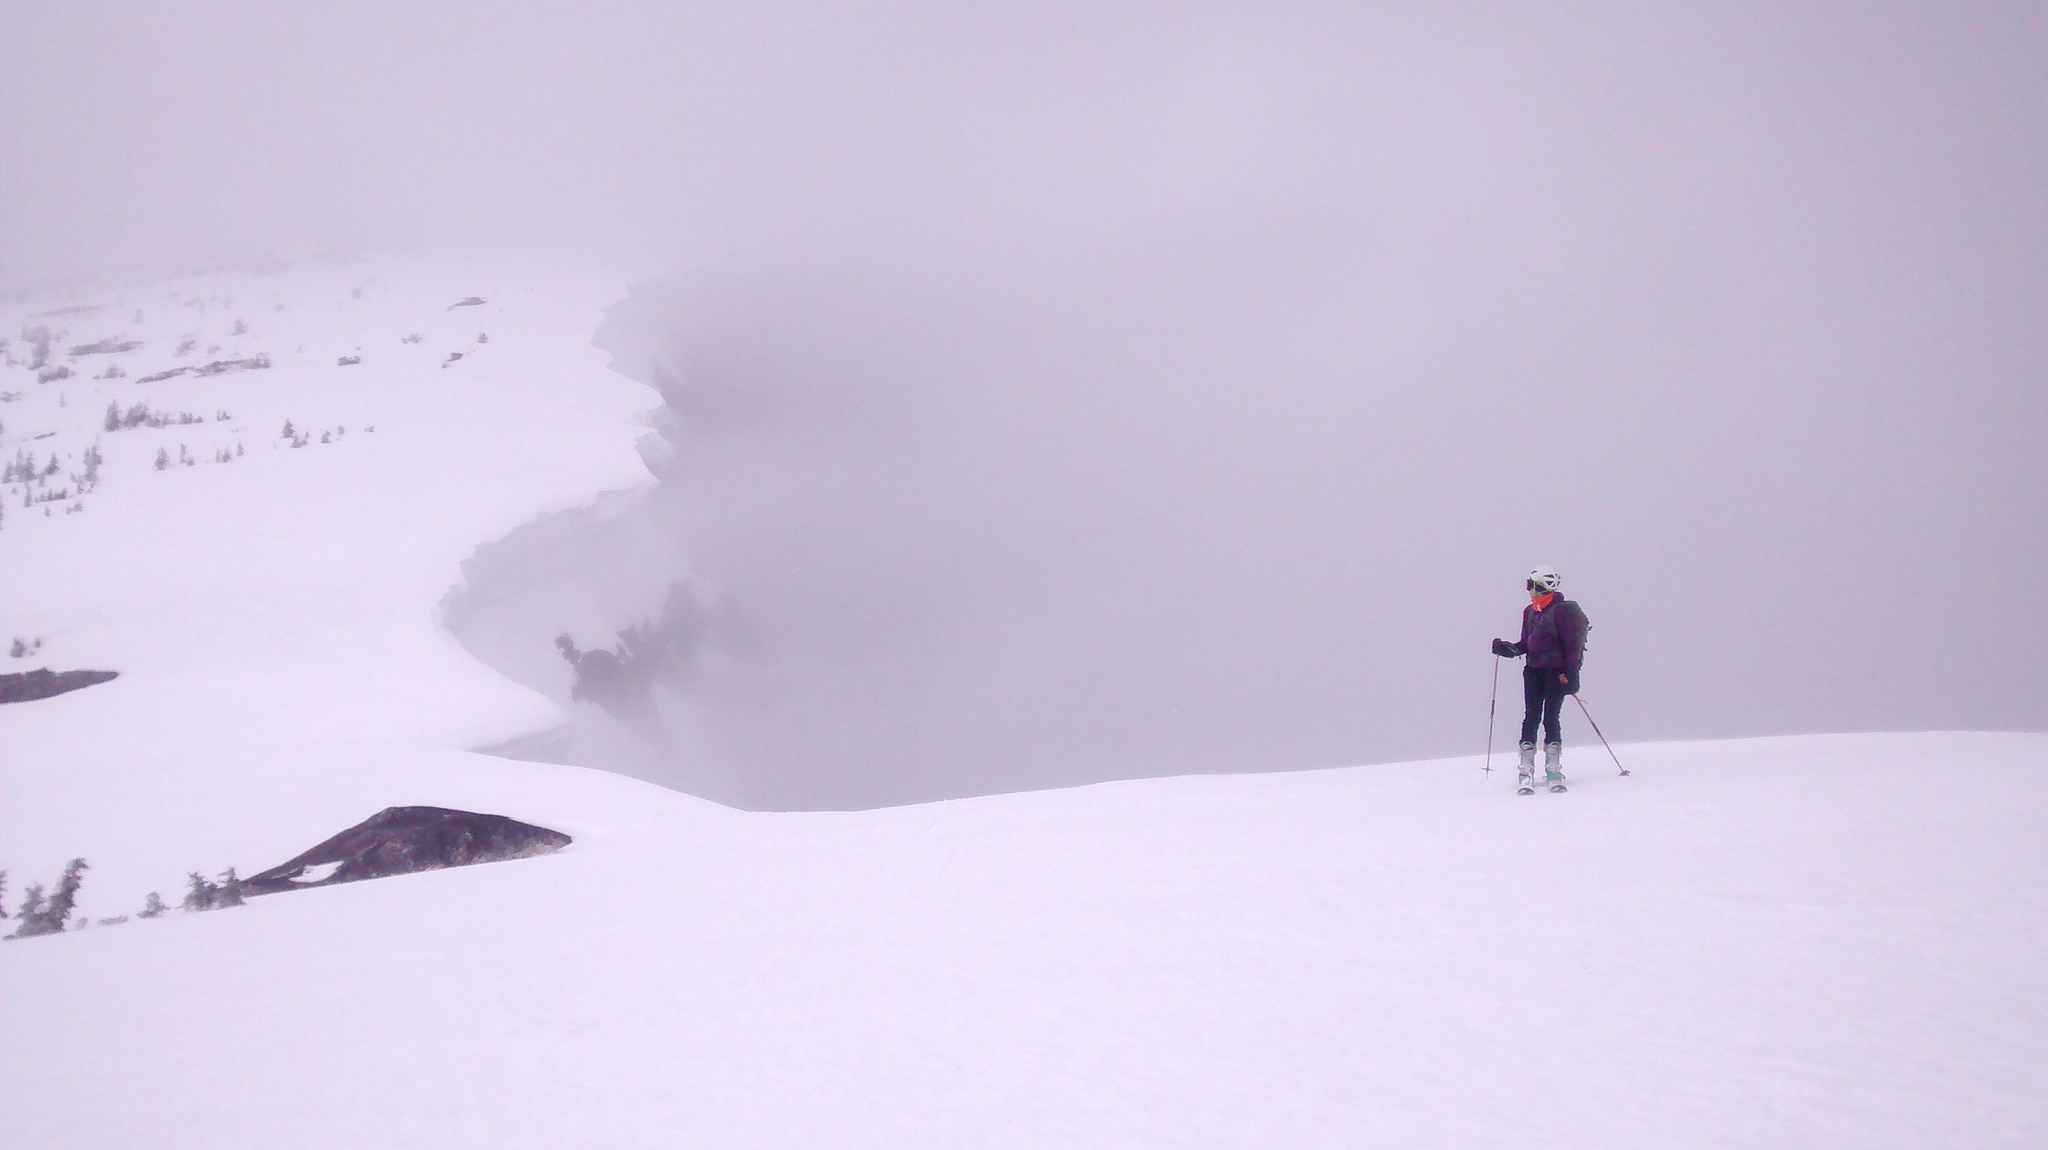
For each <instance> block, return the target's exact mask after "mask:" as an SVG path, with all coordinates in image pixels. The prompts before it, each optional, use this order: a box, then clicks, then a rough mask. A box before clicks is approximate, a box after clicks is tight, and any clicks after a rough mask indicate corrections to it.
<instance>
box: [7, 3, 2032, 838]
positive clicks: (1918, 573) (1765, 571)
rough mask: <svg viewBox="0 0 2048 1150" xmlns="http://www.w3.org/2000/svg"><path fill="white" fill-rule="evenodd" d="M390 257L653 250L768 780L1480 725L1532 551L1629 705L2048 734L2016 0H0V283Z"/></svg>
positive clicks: (734, 741)
mask: <svg viewBox="0 0 2048 1150" xmlns="http://www.w3.org/2000/svg"><path fill="white" fill-rule="evenodd" d="M1440 9H1448V10H1449V11H1440ZM1422 11H1426V13H1427V14H1418V12H1422ZM387 249H418V250H430V251H432V250H454V251H470V252H498V251H507V250H511V251H519V252H522V253H528V254H534V255H545V256H548V257H551V258H561V257H566V258H568V259H571V260H574V261H577V262H580V263H583V264H586V265H588V266H591V267H595V268H599V269H603V270H607V271H611V272H613V273H615V274H619V275H621V276H631V277H634V278H636V279H641V280H645V281H648V282H647V283H646V286H644V287H643V289H642V290H641V291H640V292H639V293H638V294H637V295H636V297H635V299H634V301H633V302H632V304H631V305H629V306H628V307H626V308H623V309H621V311H620V313H619V318H618V320H617V321H616V323H615V325H614V329H613V331H612V332H611V333H609V335H608V337H607V338H608V341H609V343H610V344H611V345H612V346H614V347H616V348H618V349H619V350H620V352H621V354H622V356H624V362H625V364H626V366H628V368H629V369H631V370H645V369H646V367H647V365H649V364H651V363H654V362H660V363H661V364H663V365H664V367H665V369H666V370H668V371H669V372H671V373H672V374H673V375H674V376H675V377H676V378H678V379H680V380H681V381H682V386H681V390H680V391H678V393H677V396H678V398H677V406H678V409H679V413H680V416H681V419H680V427H681V430H680V431H679V432H678V433H677V434H678V438H679V441H680V442H679V447H680V449H681V453H680V455H679V460H680V464H679V469H678V471H677V472H676V473H675V474H674V475H673V476H672V477H671V478H670V480H669V482H668V483H667V484H666V485H665V486H664V489H663V492H662V495H661V497H660V500H659V501H658V502H659V507H660V514H661V515H662V516H663V522H664V524H665V525H666V529H667V530H669V531H670V532H671V534H672V535H673V537H674V538H675V539H676V540H677V541H678V543H679V545H680V548H681V550H682V552H683V553H684V554H685V555H686V556H687V557H688V559H689V572H690V574H691V575H692V576H693V577H695V578H697V579H699V580H700V581H702V582H703V584H704V585H705V586H707V587H711V588H715V590H716V593H717V594H718V595H719V596H720V597H721V601H722V602H723V603H725V604H726V606H727V608H728V609H730V610H731V611H732V612H733V613H734V614H735V615H736V616H738V617H741V618H744V619H745V620H746V622H747V625H748V627H749V629H750V634H751V635H752V636H753V644H754V645H753V646H752V647H751V648H750V649H749V651H748V652H747V653H746V654H745V655H744V657H737V656H736V661H735V662H734V663H733V664H732V665H731V667H730V668H729V674H728V676H727V678H725V679H724V680H722V681H719V682H712V683H700V684H698V685H696V686H695V687H693V688H692V690H693V691H694V692H695V694H694V695H693V696H692V697H691V698H690V700H689V701H688V706H687V707H686V708H685V711H686V712H687V713H688V716H689V718H688V722H689V723H691V724H693V726H694V730H693V732H692V733H691V735H690V736H689V737H688V738H679V740H678V742H679V744H687V746H688V747H689V748H690V749H689V750H688V751H687V752H680V751H679V752H678V755H679V756H682V757H685V758H687V757H689V756H695V757H696V758H698V759H704V760H716V761H717V763H718V765H719V769H721V770H723V771H725V772H726V775H727V777H731V776H733V775H739V776H744V777H747V778H750V779H756V780H762V781H760V782H759V783H758V785H755V786H753V788H752V789H751V790H749V791H748V792H747V793H745V794H742V795H739V796H738V798H737V799H736V801H744V802H749V803H752V804H754V805H805V804H809V803H826V804H831V803H839V804H860V803H865V802H873V801H894V800H897V799H901V798H906V797H925V796H929V795H933V794H940V793H959V792H962V791H968V790H977V789H991V788H1000V787H1009V786H1027V785H1038V784H1042V783H1054V782H1068V781H1075V780H1078V779H1084V778H1099V777H1108V776H1112V775H1122V774H1140V773H1159V772H1170V771H1174V770H1183V769H1203V770H1209V769H1233V768H1247V767H1261V768H1270V767H1284V766H1310V765H1328V764H1334V763H1344V762H1368V761H1376V760H1377V761H1384V760H1388V759H1394V758H1401V757H1410V756H1419V755H1425V754H1447V753H1458V752H1467V751H1477V750H1478V749H1479V747H1480V745H1481V744H1482V742H1483V738H1484V724H1485V708H1486V701H1487V689H1488V676H1489V674H1490V672H1491V670H1492V668H1491V666H1490V665H1489V662H1490V660H1489V657H1488V655H1487V654H1486V646H1487V641H1488V640H1489V639H1491V638H1492V637H1493V636H1495V635H1505V636H1509V637H1512V636H1513V634H1514V629H1515V627H1516V624H1517V619H1518V614H1519V610H1520V606H1521V603H1522V602H1523V595H1522V590H1521V576H1522V573H1523V572H1524V571H1525V570H1526V569H1527V568H1528V567H1529V566H1530V565H1532V564H1534V563H1536V562H1547V563H1552V564H1555V565H1557V566H1559V567H1560V568H1562V570H1563V571H1564V574H1565V580H1566V584H1565V585H1566V589H1567V592H1568V594H1570V595H1572V596H1573V597H1574V598H1577V599H1578V600H1580V602H1582V603H1583V604H1584V606H1585V608H1586V610H1587V612H1588V613H1589V614H1590V616H1591V617H1592V619H1593V621H1594V627H1595V630H1594V635H1593V641H1592V646H1591V654H1590V656H1589V661H1588V666H1587V678H1588V684H1589V685H1588V687H1587V695H1586V697H1587V701H1588V702H1590V703H1592V704H1593V705H1594V706H1595V707H1596V709H1597V711H1596V713H1597V714H1598V715H1599V717H1600V718H1601V721H1602V724H1603V726H1606V727H1607V728H1608V729H1609V733H1610V734H1611V735H1616V736H1619V737H1623V738H1629V739H1642V738H1661V737H1693V736H1704V735H1743V734H1766V733H1780V732H1793V731H1817V730H1850V729H1903V728H1926V727H1994V728H2025V729H2035V730H2038V729H2042V728H2043V727H2044V726H2048V585H2044V584H2048V581H2044V580H2043V578H2042V572H2043V571H2044V570H2048V387H2044V383H2048V370H2044V369H2048V334H2044V333H2048V314H2044V312H2048V16H2044V14H2043V11H2042V9H2041V8H2040V7H2039V6H2038V5H2029V4H2019V3H2003V4H1967V3H1953V2H1951V3H1930V4H1887V3H1843V4H1786V3H1768V4H1739V3H1711V4H1696V5H1654V6H1642V5H1629V6H1623V5H1614V6H1602V5H1508V4H1498V5H1487V4H1470V5H1457V6H1448V5H1433V6H1426V7H1425V6H1415V5H1386V6H1383V7H1382V8H1381V9H1378V10H1375V9H1373V8H1372V6H1368V5H1359V4H1330V5H1313V4H1310V5H1274V4H1261V5H1204V4H1193V3H1171V4H1169V3H1160V4H1122V5H1119V4H1105V3H1085V4H1082V3H1043V4H1030V5H1018V4H978V5H941V4H921V3H896V4H887V5H882V4H877V5H867V6H846V5H798V4H773V3H760V2H753V3H744V4H726V5H713V4H666V3H665V4H646V5H627V4H585V5H561V6H542V5H508V4H492V5H485V4H466V3H461V4H458V3H448V4H439V5H411V4H403V5H401V4H377V3H356V4H351V5H347V6H334V5H313V4H303V5H302V4H288V3H274V2H273V3H235V4H221V3H214V4H207V3H187V4H180V5H130V4H91V3H77V2H68V3H19V2H10V3H6V4H5V5H4V6H0V284H6V285H13V286H17V287H18V286H23V285H32V284H37V283H46V282H63V281H68V280H78V279H93V278H100V277H108V276H133V275H145V274H153V273H157V272H163V271H172V270H179V269H184V268H189V267H198V266H204V265H210V264H216V263H220V262H226V261H234V260H246V259H254V258H276V257H286V258H288V257H295V256H302V255H308V254H340V255H346V254H349V253H354V252H364V251H375V250H387ZM622 609H623V608H622ZM1512 687H1513V684H1512V681H1509V682H1508V683H1507V684H1506V685H1504V688H1503V694H1504V702H1503V707H1502V709H1503V712H1504V713H1507V712H1513V711H1517V710H1518V709H1519V703H1518V701H1516V700H1514V698H1513V690H1512ZM1503 729H1505V726H1504V728H1503ZM1568 730H1569V733H1568V741H1570V742H1572V743H1573V744H1574V746H1575V752H1574V753H1576V748H1577V745H1578V744H1580V743H1581V742H1582V741H1583V740H1584V739H1585V737H1586V736H1585V733H1584V732H1583V731H1581V730H1579V729H1577V728H1576V727H1575V726H1574V727H1569V728H1568ZM701 768H702V764H701V763H700V764H699V765H698V766H696V767H692V766H691V765H690V764H689V763H679V765H678V766H677V768H676V769H677V772H678V774H677V776H676V778H677V779H678V780H679V781H682V782H684V783H685V784H687V783H688V781H689V779H690V778H691V777H692V776H691V775H690V772H691V771H692V770H698V769H701Z"/></svg>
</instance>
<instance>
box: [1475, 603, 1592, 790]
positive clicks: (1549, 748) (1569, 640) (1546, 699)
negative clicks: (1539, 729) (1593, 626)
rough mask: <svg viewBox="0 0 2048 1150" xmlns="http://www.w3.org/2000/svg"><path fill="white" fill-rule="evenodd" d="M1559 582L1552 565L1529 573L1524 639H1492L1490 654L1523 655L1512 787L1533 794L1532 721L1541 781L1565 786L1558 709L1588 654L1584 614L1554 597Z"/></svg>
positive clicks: (1574, 686) (1572, 690)
mask: <svg viewBox="0 0 2048 1150" xmlns="http://www.w3.org/2000/svg"><path fill="white" fill-rule="evenodd" d="M1561 582H1562V580H1561V579H1560V578H1559V576H1558V574H1557V569H1556V568H1554V567H1538V568H1536V569H1535V570H1533V571H1531V572H1529V580H1528V585H1529V605H1528V606H1527V607H1524V608H1522V638H1521V641H1520V642H1516V643H1510V642H1508V641H1507V640H1505V639H1495V640H1494V641H1493V653H1494V654H1496V655H1498V656H1500V657H1501V658H1503V659H1513V658H1518V657H1520V658H1525V659H1526V661H1525V662H1524V663H1523V664H1522V704H1523V715H1522V745H1521V752H1522V758H1521V775H1520V779H1519V782H1518V785H1517V787H1516V790H1517V792H1518V793H1520V794H1525V795H1528V794H1534V793H1535V792H1536V724H1537V723H1538V721H1539V720H1540V721H1541V722H1542V724H1543V781H1544V782H1545V783H1547V784H1549V786H1550V789H1551V790H1553V791H1562V790H1564V737H1563V735H1562V734H1561V732H1560V730H1559V727H1560V725H1561V724H1560V721H1559V718H1558V710H1559V708H1561V707H1563V706H1564V697H1565V696H1566V695H1576V694H1578V693H1579V664H1580V663H1581V662H1583V661H1584V659H1585V657H1586V631H1587V629H1588V624H1587V622H1586V613H1585V612H1584V611H1581V610H1579V605H1578V604H1577V603H1574V602H1572V601H1571V600H1569V599H1561V598H1559V597H1558V594H1557V589H1558V586H1559V584H1560V583H1561Z"/></svg>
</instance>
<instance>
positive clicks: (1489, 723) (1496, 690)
mask: <svg viewBox="0 0 2048 1150" xmlns="http://www.w3.org/2000/svg"><path fill="white" fill-rule="evenodd" d="M1498 706H1500V656H1499V655H1495V656H1494V657H1493V698H1491V699H1489V700H1487V702H1486V771H1485V772H1484V773H1485V775H1486V777H1487V778H1492V777H1493V711H1494V708H1496V707H1498ZM1622 773H1623V774H1627V773H1628V772H1627V771H1623V772H1622Z"/></svg>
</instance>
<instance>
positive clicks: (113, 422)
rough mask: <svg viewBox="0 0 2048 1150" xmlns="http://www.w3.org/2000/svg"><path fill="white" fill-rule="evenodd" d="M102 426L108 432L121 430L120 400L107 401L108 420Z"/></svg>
mask: <svg viewBox="0 0 2048 1150" xmlns="http://www.w3.org/2000/svg"><path fill="white" fill-rule="evenodd" d="M102 426H103V427H105V428H106V429H107V430H108V431H119V430H121V404H120V401H119V400H113V399H110V400H108V401H107V418H106V422H105V423H104V424H102Z"/></svg>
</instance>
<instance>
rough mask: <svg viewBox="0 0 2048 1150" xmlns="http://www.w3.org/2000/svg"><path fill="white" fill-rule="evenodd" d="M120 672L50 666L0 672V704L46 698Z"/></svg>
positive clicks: (111, 676) (88, 685) (91, 683)
mask: <svg viewBox="0 0 2048 1150" xmlns="http://www.w3.org/2000/svg"><path fill="white" fill-rule="evenodd" d="M120 674H121V672H119V671H52V670H50V669H49V668H48V667H42V668H38V669H37V670H34V671H22V672H19V673H17V674H8V675H0V703H26V702H28V701H29V700H31V699H47V698H49V697H50V696H52V695H61V694H63V693H64V692H66V691H76V690H78V689H79V688H80V687H90V686H92V685H93V684H95V683H104V682H106V681H107V680H109V679H114V678H117V677H119V676H120Z"/></svg>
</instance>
